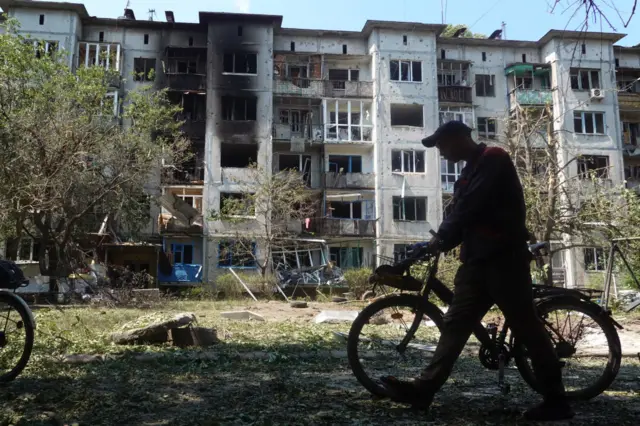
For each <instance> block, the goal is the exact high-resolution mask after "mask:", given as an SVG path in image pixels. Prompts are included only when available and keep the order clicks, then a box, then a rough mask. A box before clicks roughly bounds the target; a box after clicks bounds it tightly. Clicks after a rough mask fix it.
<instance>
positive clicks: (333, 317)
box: [313, 311, 358, 324]
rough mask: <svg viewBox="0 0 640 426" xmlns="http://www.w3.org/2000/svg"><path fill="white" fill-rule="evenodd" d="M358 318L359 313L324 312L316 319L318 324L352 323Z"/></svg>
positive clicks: (314, 320)
mask: <svg viewBox="0 0 640 426" xmlns="http://www.w3.org/2000/svg"><path fill="white" fill-rule="evenodd" d="M357 316H358V311H322V312H320V313H319V314H318V315H317V316H316V317H315V318H314V319H313V322H315V323H316V324H322V323H334V322H345V321H349V322H352V321H353V320H355V319H356V317H357Z"/></svg>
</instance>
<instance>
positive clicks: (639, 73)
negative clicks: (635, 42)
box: [616, 68, 640, 114]
mask: <svg viewBox="0 0 640 426" xmlns="http://www.w3.org/2000/svg"><path fill="white" fill-rule="evenodd" d="M638 79H640V68H617V69H616V85H617V87H618V102H619V105H620V113H621V114H622V113H624V112H627V113H629V112H633V113H636V112H640V82H639V81H638Z"/></svg>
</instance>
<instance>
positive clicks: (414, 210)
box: [393, 197, 427, 222]
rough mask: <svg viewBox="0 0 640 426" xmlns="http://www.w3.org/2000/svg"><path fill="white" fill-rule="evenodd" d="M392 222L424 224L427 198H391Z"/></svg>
mask: <svg viewBox="0 0 640 426" xmlns="http://www.w3.org/2000/svg"><path fill="white" fill-rule="evenodd" d="M393 220H395V221H415V222H426V220H427V197H404V198H402V197H393Z"/></svg>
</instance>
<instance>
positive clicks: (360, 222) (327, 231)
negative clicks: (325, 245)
mask: <svg viewBox="0 0 640 426" xmlns="http://www.w3.org/2000/svg"><path fill="white" fill-rule="evenodd" d="M319 221H320V228H319V229H320V232H321V234H322V235H326V236H331V237H375V236H376V220H375V219H342V218H329V217H327V218H321V219H319Z"/></svg>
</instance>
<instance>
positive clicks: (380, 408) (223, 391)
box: [0, 343, 640, 426]
mask: <svg viewBox="0 0 640 426" xmlns="http://www.w3.org/2000/svg"><path fill="white" fill-rule="evenodd" d="M639 377H640V363H638V362H637V361H633V362H626V360H625V362H624V363H623V366H622V368H621V371H620V374H619V376H618V380H617V381H616V382H615V383H614V385H613V386H612V388H611V390H610V391H609V392H608V393H607V394H605V395H602V396H600V397H598V398H596V399H594V400H592V401H590V402H587V403H581V404H578V405H577V406H576V409H577V411H578V413H579V414H578V417H577V418H576V419H575V420H574V421H573V423H572V424H576V425H577V424H579V425H599V424H615V425H616V426H620V425H637V418H638V415H639V414H640V412H639V411H638V410H639V409H638V408H637V407H636V406H637V405H638V404H637V401H638V396H639V395H640V379H639ZM507 379H508V381H509V382H510V384H511V386H512V392H511V394H509V395H508V396H506V397H502V396H500V395H496V390H497V388H496V381H497V373H496V372H492V371H487V370H485V369H483V368H482V367H481V366H480V363H479V362H478V360H477V358H476V357H463V358H461V359H460V361H459V362H458V364H457V366H456V370H455V372H454V374H453V376H452V378H451V380H450V382H449V383H448V384H447V385H446V386H445V387H444V388H443V389H442V391H441V393H439V394H438V397H437V398H436V402H435V404H434V407H433V410H432V413H431V414H428V415H425V414H421V413H416V412H414V411H411V410H408V409H406V408H404V407H403V406H401V405H397V404H394V403H391V402H389V401H380V400H375V399H373V398H372V397H371V396H370V395H369V394H368V393H367V391H366V390H364V389H363V388H362V387H361V386H360V385H359V383H358V382H357V381H356V380H355V378H354V377H353V375H352V373H351V370H350V369H349V366H348V363H347V360H346V354H345V352H344V350H343V349H335V350H334V351H333V352H332V351H330V350H324V349H322V348H317V350H314V349H313V348H310V346H309V345H302V344H280V345H273V346H270V347H268V348H266V349H265V347H264V346H263V345H254V344H241V343H224V344H220V345H218V346H215V347H212V348H211V349H208V350H205V351H199V350H184V351H173V350H171V351H169V350H165V351H161V352H159V353H158V355H154V356H147V357H146V358H142V359H141V358H139V357H138V356H136V354H135V353H128V354H125V355H123V356H122V357H121V358H118V359H107V360H105V361H102V362H97V363H91V364H82V365H69V364H59V363H56V364H53V363H46V364H44V363H40V364H38V365H34V366H32V367H30V368H29V369H28V370H27V371H25V374H24V375H23V376H21V377H19V378H18V379H17V380H16V381H15V382H13V383H11V384H8V385H2V386H1V387H0V408H1V411H0V425H4V424H14V425H21V424H25V425H26V424H28V425H38V424H42V425H45V424H52V422H53V423H58V424H65V423H72V422H77V423H79V424H81V425H103V424H104V425H114V424H131V425H136V424H179V425H215V424H232V425H233V424H286V425H294V424H331V425H333V424H346V425H348V424H371V425H375V424H385V425H387V424H389V423H392V424H407V425H409V424H424V422H425V420H429V419H430V418H432V417H433V418H435V419H437V420H438V424H447V425H453V426H457V425H460V426H461V425H469V424H474V425H476V424H501V425H515V424H518V425H520V424H526V423H523V421H522V420H521V418H520V416H519V412H520V411H521V410H522V409H523V408H525V407H526V406H528V405H530V404H532V403H535V402H537V401H538V399H539V397H538V396H537V395H535V394H534V393H533V392H532V391H530V390H529V389H528V388H527V386H526V385H525V384H524V383H523V382H522V380H521V379H520V378H519V375H518V374H517V372H516V371H515V370H509V371H508V374H507ZM631 401H635V402H636V404H629V402H631ZM634 410H636V411H634Z"/></svg>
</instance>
